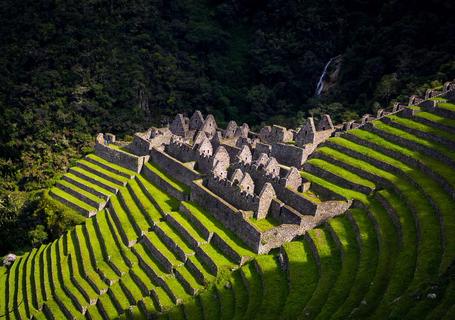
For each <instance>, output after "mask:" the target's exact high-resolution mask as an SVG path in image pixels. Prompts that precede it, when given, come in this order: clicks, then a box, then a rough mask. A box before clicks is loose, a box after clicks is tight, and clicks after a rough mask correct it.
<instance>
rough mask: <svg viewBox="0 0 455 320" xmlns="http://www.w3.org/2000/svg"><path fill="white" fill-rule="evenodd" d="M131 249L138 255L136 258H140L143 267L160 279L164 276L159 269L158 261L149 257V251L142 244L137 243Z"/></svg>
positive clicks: (162, 271)
mask: <svg viewBox="0 0 455 320" xmlns="http://www.w3.org/2000/svg"><path fill="white" fill-rule="evenodd" d="M133 248H134V251H135V252H136V254H137V255H138V258H139V257H140V260H142V261H143V262H144V264H145V265H147V266H148V267H149V268H150V269H152V270H153V272H154V273H155V274H156V275H158V276H160V277H163V276H164V270H163V269H162V268H161V266H160V264H159V263H158V261H157V260H156V259H155V258H154V257H152V256H151V255H150V253H149V250H148V248H147V246H146V245H145V244H144V243H142V242H138V243H136V244H135V245H134V246H133Z"/></svg>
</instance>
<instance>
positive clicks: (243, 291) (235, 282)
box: [230, 270, 249, 319]
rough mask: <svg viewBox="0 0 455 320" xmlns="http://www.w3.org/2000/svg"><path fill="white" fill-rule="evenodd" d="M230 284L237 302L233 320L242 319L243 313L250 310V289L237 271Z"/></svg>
mask: <svg viewBox="0 0 455 320" xmlns="http://www.w3.org/2000/svg"><path fill="white" fill-rule="evenodd" d="M230 283H231V287H232V291H233V293H234V300H235V311H234V316H233V317H232V319H242V315H243V313H244V312H245V310H246V309H247V308H248V302H249V300H248V299H249V296H248V289H247V288H246V286H245V284H244V282H243V279H242V275H241V274H240V271H239V270H236V271H234V272H233V273H232V274H231V278H230Z"/></svg>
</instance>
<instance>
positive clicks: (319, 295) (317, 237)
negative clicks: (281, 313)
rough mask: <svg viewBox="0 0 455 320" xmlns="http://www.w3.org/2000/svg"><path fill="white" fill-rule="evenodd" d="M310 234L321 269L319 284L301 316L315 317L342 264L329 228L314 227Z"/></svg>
mask: <svg viewBox="0 0 455 320" xmlns="http://www.w3.org/2000/svg"><path fill="white" fill-rule="evenodd" d="M308 234H309V236H310V237H311V240H312V241H313V243H314V245H315V247H316V249H317V251H318V254H319V261H320V263H321V271H320V277H319V281H318V284H317V286H316V288H315V290H314V292H313V295H312V296H311V298H310V300H309V301H308V303H307V304H306V306H305V308H304V309H303V310H302V313H301V316H306V317H311V318H314V317H316V316H317V315H318V314H319V312H320V311H321V309H322V308H323V306H324V305H325V303H326V301H327V297H328V295H329V293H330V290H331V289H332V287H333V286H334V285H335V283H336V281H337V278H338V276H339V271H340V269H341V266H342V265H341V257H340V252H339V251H338V249H337V247H336V244H335V242H334V240H333V239H332V237H331V235H330V233H329V232H328V231H327V229H325V228H323V229H313V230H311V231H309V232H308Z"/></svg>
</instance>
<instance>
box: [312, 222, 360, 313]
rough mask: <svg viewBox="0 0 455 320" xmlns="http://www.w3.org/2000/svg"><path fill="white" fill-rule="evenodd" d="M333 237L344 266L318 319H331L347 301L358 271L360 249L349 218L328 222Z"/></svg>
mask: <svg viewBox="0 0 455 320" xmlns="http://www.w3.org/2000/svg"><path fill="white" fill-rule="evenodd" d="M328 224H329V226H330V228H331V229H332V233H333V236H334V237H336V238H337V241H336V243H338V245H337V246H338V250H341V252H342V259H341V262H342V266H341V269H340V273H339V275H338V279H337V281H336V282H335V284H334V286H333V288H332V290H331V291H330V294H329V296H328V297H327V300H326V303H325V304H324V306H323V308H322V310H321V312H320V313H319V315H318V317H317V318H318V319H327V318H329V317H330V316H331V315H332V314H333V313H334V312H335V311H336V310H337V309H338V307H339V306H340V304H342V303H343V302H344V301H346V299H347V297H348V295H349V292H350V288H351V287H352V284H353V283H354V280H355V276H356V272H357V271H358V262H359V256H360V252H359V247H358V245H357V241H356V232H355V230H354V229H353V226H352V225H351V222H350V221H349V219H348V217H347V216H342V217H339V218H338V219H332V220H330V221H329V222H328Z"/></svg>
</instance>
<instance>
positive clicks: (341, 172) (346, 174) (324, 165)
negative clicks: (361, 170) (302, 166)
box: [307, 158, 376, 189]
mask: <svg viewBox="0 0 455 320" xmlns="http://www.w3.org/2000/svg"><path fill="white" fill-rule="evenodd" d="M307 163H310V164H312V165H314V166H316V167H319V168H321V169H324V170H325V171H327V172H331V173H333V174H335V175H337V176H340V177H341V178H343V179H345V180H347V181H351V182H353V183H356V184H359V185H361V186H365V187H368V188H370V189H374V188H375V187H376V185H375V184H374V183H373V182H371V181H369V180H367V179H365V178H362V177H360V176H359V175H357V174H355V173H352V172H351V171H348V170H346V169H343V168H341V167H338V166H336V165H333V164H331V163H329V162H327V161H324V160H322V159H317V158H313V159H310V160H308V161H307Z"/></svg>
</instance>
